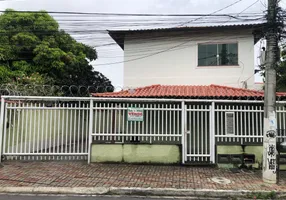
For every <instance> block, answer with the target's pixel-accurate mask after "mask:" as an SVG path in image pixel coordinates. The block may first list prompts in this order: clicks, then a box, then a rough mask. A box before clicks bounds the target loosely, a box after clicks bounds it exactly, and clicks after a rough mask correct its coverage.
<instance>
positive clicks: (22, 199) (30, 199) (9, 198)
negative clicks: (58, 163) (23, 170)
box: [0, 195, 218, 200]
mask: <svg viewBox="0 0 286 200" xmlns="http://www.w3.org/2000/svg"><path fill="white" fill-rule="evenodd" d="M160 199H165V200H168V199H169V200H172V199H178V198H173V197H168V198H160V197H158V198H148V197H98V196H91V197H80V196H74V197H71V196H30V195H28V196H27V195H24V196H23V195H22V196H21V195H0V200H160ZM180 199H181V200H185V199H183V198H180ZM187 199H196V200H198V199H204V200H207V199H206V198H187ZM209 200H218V199H213V198H210V199H209Z"/></svg>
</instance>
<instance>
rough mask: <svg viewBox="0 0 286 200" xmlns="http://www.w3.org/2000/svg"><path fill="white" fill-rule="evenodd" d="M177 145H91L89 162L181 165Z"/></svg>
mask: <svg viewBox="0 0 286 200" xmlns="http://www.w3.org/2000/svg"><path fill="white" fill-rule="evenodd" d="M180 154H181V153H180V148H179V146H177V145H155V144H152V145H149V144H92V151H91V162H126V163H162V164H175V163H181V156H180Z"/></svg>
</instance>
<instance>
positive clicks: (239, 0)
mask: <svg viewBox="0 0 286 200" xmlns="http://www.w3.org/2000/svg"><path fill="white" fill-rule="evenodd" d="M241 1H243V0H237V1H235V2H233V3H231V4H229V5H227V6H225V7H223V8H221V9H219V10H216V11H214V12H212V13H209V14H208V15H207V16H214V15H215V14H216V13H218V12H220V11H222V10H225V9H227V8H229V7H231V6H233V5H235V4H237V3H239V2H241ZM200 18H202V17H199V18H196V19H194V20H192V21H187V22H185V23H182V24H180V25H179V26H184V25H186V24H189V23H190V22H193V21H196V20H198V19H200Z"/></svg>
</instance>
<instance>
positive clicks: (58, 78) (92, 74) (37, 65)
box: [0, 9, 113, 92]
mask: <svg viewBox="0 0 286 200" xmlns="http://www.w3.org/2000/svg"><path fill="white" fill-rule="evenodd" d="M96 59H97V53H96V50H95V49H93V48H92V47H90V46H88V45H85V44H82V43H79V42H77V41H76V40H75V39H73V38H72V37H71V36H70V35H69V34H68V33H66V32H65V31H63V30H59V24H58V23H57V21H56V20H54V19H53V18H52V17H51V16H50V15H49V14H48V13H47V12H45V11H40V12H28V13H27V12H16V11H14V10H11V9H7V10H6V11H5V12H4V14H2V15H0V84H5V83H13V84H42V85H45V84H51V85H59V86H63V85H68V86H70V85H75V86H92V88H94V90H95V91H97V89H96V88H101V89H100V90H98V92H103V91H113V86H112V84H111V82H110V81H109V80H108V79H107V78H106V77H105V76H104V75H103V74H101V73H99V72H96V71H94V70H93V67H92V65H90V64H89V63H90V62H91V61H94V60H96ZM103 88H104V89H103ZM106 89H107V90H106Z"/></svg>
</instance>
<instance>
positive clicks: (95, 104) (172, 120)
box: [0, 97, 286, 163]
mask: <svg viewBox="0 0 286 200" xmlns="http://www.w3.org/2000/svg"><path fill="white" fill-rule="evenodd" d="M285 104H286V102H278V103H277V129H278V138H279V139H281V138H282V137H283V136H284V137H285V136H286V108H285ZM128 108H140V109H141V110H142V112H143V120H142V121H128V119H127V113H128V112H127V110H128ZM263 121H264V118H263V102H262V101H239V100H181V99H124V98H121V99H116V98H69V97H2V101H1V115H0V144H2V146H1V147H0V155H1V156H4V157H5V158H7V159H24V160H37V159H40V160H42V159H50V160H63V159H73V160H74V159H88V161H90V152H91V146H92V143H135V144H137V143H141V144H142V143H143V144H158V143H159V144H174V145H181V146H182V162H183V163H184V162H211V163H214V162H215V144H220V143H223V144H233V143H237V144H247V143H251V144H254V143H257V144H258V145H261V143H262V139H263Z"/></svg>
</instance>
